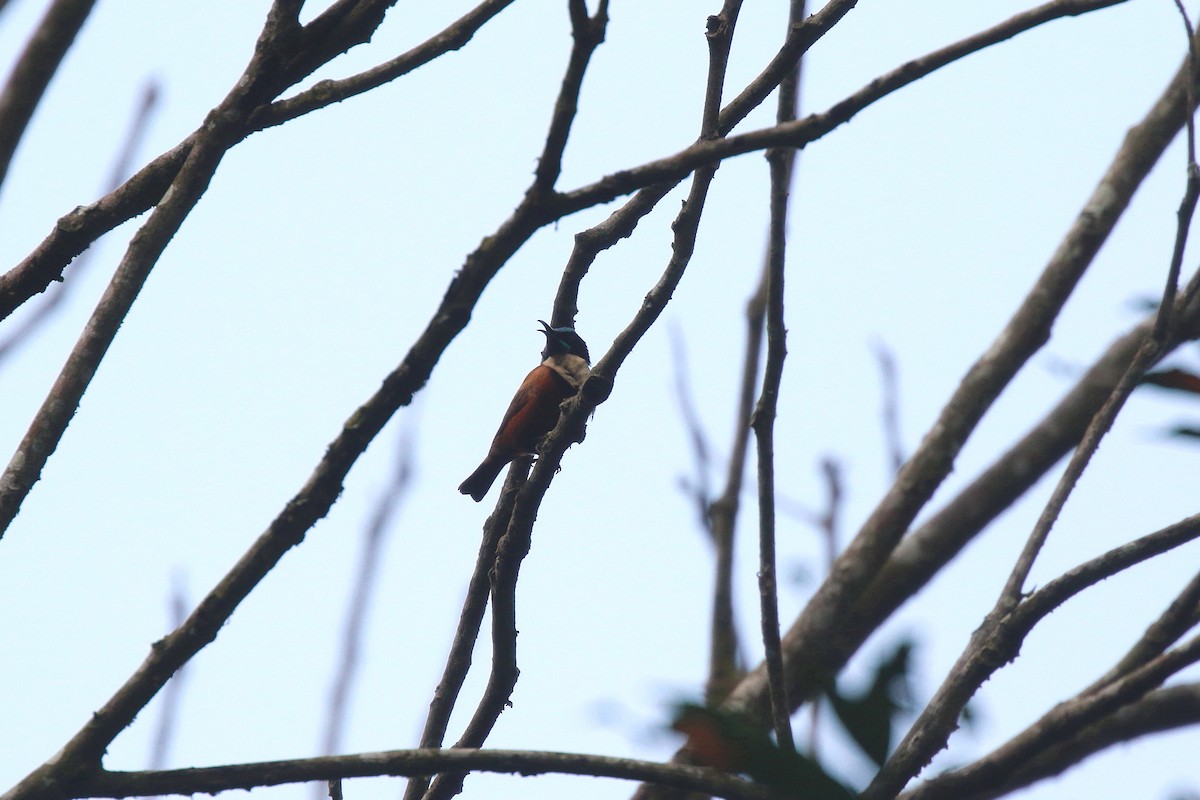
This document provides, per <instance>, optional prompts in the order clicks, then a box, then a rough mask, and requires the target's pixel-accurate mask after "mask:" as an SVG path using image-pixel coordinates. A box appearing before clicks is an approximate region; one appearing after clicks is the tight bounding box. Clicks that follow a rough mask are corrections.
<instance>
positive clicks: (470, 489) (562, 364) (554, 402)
mask: <svg viewBox="0 0 1200 800" xmlns="http://www.w3.org/2000/svg"><path fill="white" fill-rule="evenodd" d="M538 322H540V323H541V324H542V331H541V332H542V333H543V334H544V335H545V336H546V348H545V349H544V350H543V351H542V363H540V364H538V365H537V366H536V367H534V368H533V370H532V371H531V372H530V373H529V374H528V375H526V376H525V380H523V381H522V382H521V387H520V388H519V389H517V393H516V395H515V396H514V397H513V399H512V402H511V403H509V404H508V410H507V411H505V412H504V419H503V420H501V421H500V429H499V430H498V431H496V436H495V438H493V439H492V446H491V447H490V448H489V449H488V454H487V457H486V458H485V459H483V463H482V464H480V465H479V467H478V468H477V469H476V470H475V471H474V472H472V473H471V475H470V476H469V477H468V478H467V479H466V480H465V481H463V482H462V485H461V486H459V487H458V491H460V492H462V493H463V494H469V495H470V496H471V499H473V500H474V501H475V502H477V503H478V502H479V501H480V500H482V499H483V496H484V495H485V494H487V492H488V489H490V488H491V487H492V484H493V483H495V481H496V478H497V476H499V475H500V470H502V469H504V467H505V465H507V464H508V463H509V462H510V461H512V460H513V459H514V458H516V457H517V456H519V455H524V454H532V453H535V452H537V446H538V444H539V443H540V442H541V440H542V438H543V437H544V436H545V435H546V434H547V433H549V432H550V431H551V429H553V428H554V425H555V423H557V422H558V412H559V406H560V405H562V402H563V401H564V400H566V399H567V398H568V397H570V396H571V395H573V394H575V393H576V392H577V391H579V387H580V386H582V385H583V382H584V381H585V380H587V377H588V375H589V374H591V370H590V368H589V366H588V365H589V364H590V363H591V358H590V357H589V356H588V350H587V345H586V344H584V341H583V339H582V338H580V336H579V334H577V333H576V332H575V329H574V328H551V327H550V326H549V325H547V324H546V323H545V322H544V321H542V320H540V319H539V320H538Z"/></svg>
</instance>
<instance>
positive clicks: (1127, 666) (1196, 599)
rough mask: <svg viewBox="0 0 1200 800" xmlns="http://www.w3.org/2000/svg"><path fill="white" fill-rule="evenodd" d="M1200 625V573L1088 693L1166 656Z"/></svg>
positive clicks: (1086, 690)
mask: <svg viewBox="0 0 1200 800" xmlns="http://www.w3.org/2000/svg"><path fill="white" fill-rule="evenodd" d="M1198 622H1200V573H1197V574H1196V576H1195V577H1193V578H1192V579H1191V580H1190V581H1188V583H1187V585H1186V586H1185V587H1184V588H1183V589H1182V590H1181V591H1180V592H1179V594H1178V595H1177V596H1176V597H1175V600H1174V601H1172V602H1171V604H1170V605H1169V606H1167V608H1166V609H1165V610H1164V611H1163V613H1162V614H1160V615H1159V617H1158V619H1156V620H1155V621H1154V622H1153V623H1151V625H1150V626H1149V627H1148V628H1146V631H1145V632H1144V633H1143V634H1142V636H1141V638H1139V639H1138V641H1137V642H1136V643H1135V644H1134V645H1133V647H1131V648H1130V649H1129V652H1128V653H1126V654H1125V655H1124V656H1123V657H1122V658H1121V660H1120V661H1118V662H1117V663H1116V664H1115V665H1114V666H1113V668H1112V669H1110V670H1109V671H1108V672H1106V673H1105V674H1104V675H1103V676H1101V677H1100V678H1098V679H1097V680H1096V682H1095V683H1093V684H1092V685H1091V686H1089V687H1088V688H1087V689H1085V690H1084V693H1085V694H1086V693H1088V692H1094V691H1099V690H1100V689H1102V688H1104V687H1105V686H1107V685H1109V684H1110V683H1112V682H1113V681H1116V680H1118V679H1120V678H1121V677H1122V676H1123V675H1127V674H1128V673H1129V672H1131V671H1133V670H1134V669H1137V668H1138V667H1140V666H1141V665H1142V664H1145V663H1146V662H1147V661H1149V660H1150V659H1152V658H1154V657H1156V656H1158V655H1160V654H1161V653H1163V652H1164V651H1165V650H1166V649H1167V648H1168V647H1170V646H1171V645H1172V644H1174V643H1175V642H1176V641H1178V640H1179V638H1180V637H1181V636H1183V634H1185V633H1187V632H1188V631H1189V630H1191V629H1192V628H1193V627H1195V626H1196V624H1197V623H1198Z"/></svg>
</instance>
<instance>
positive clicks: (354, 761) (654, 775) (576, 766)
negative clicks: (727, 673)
mask: <svg viewBox="0 0 1200 800" xmlns="http://www.w3.org/2000/svg"><path fill="white" fill-rule="evenodd" d="M464 771H474V772H500V773H505V772H507V773H520V774H522V775H540V774H562V775H586V776H595V777H604V778H620V779H622V780H634V781H653V782H656V783H661V784H662V785H664V786H676V787H680V788H683V789H691V790H696V791H703V792H708V793H710V794H712V795H714V796H716V797H726V798H730V800H778V796H777V795H775V794H774V793H773V792H771V791H770V790H769V789H767V788H766V787H764V786H762V785H760V784H757V783H752V782H750V781H746V780H742V779H740V778H734V777H731V776H729V775H727V774H725V773H723V772H720V771H719V770H715V769H706V768H702V767H692V766H682V765H675V764H659V763H656V762H653V761H637V760H635V759H629V758H612V757H609V756H598V755H584V754H576V753H553V752H536V751H523V750H476V749H458V748H454V749H447V750H392V751H387V752H380V753H360V754H357V755H347V756H322V757H319V758H304V759H295V760H291V761H264V762H259V763H253V764H232V765H228V766H221V767H202V768H194V769H180V770H164V771H160V772H108V771H103V772H99V773H97V774H96V775H94V776H92V777H91V778H90V779H88V781H87V782H86V783H85V784H81V785H80V786H79V787H78V791H77V792H76V796H77V797H113V798H120V797H132V796H135V795H140V794H197V793H198V794H216V793H217V792H224V791H229V790H233V789H254V788H258V787H261V786H279V785H282V784H288V783H304V782H308V781H330V780H345V779H347V778H367V777H378V776H416V775H430V774H436V773H446V772H464ZM5 798H7V795H5Z"/></svg>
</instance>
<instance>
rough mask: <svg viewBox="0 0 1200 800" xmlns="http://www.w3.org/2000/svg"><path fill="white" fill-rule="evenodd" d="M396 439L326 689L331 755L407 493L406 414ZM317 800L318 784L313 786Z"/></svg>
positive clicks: (326, 748)
mask: <svg viewBox="0 0 1200 800" xmlns="http://www.w3.org/2000/svg"><path fill="white" fill-rule="evenodd" d="M403 422H405V423H409V424H405V425H403V427H402V428H401V431H400V436H399V438H398V441H397V446H396V454H395V465H394V467H393V473H392V478H391V480H390V481H389V482H388V485H387V487H386V489H385V490H384V493H383V495H382V496H381V497H380V498H379V500H378V502H377V504H376V506H375V510H374V512H373V513H372V514H371V517H370V520H369V521H368V523H367V525H366V528H365V529H364V531H363V537H362V539H363V542H362V553H361V554H360V556H359V562H358V570H357V572H356V574H355V575H354V578H353V581H352V582H351V586H352V587H353V590H352V592H351V596H350V604H349V606H348V607H347V609H346V619H345V622H344V623H343V625H342V647H341V650H340V658H339V661H338V665H337V667H336V668H335V669H334V673H333V682H332V685H331V686H330V690H329V706H328V710H327V713H328V716H327V718H326V721H325V732H324V735H323V737H322V740H321V754H322V755H333V754H334V753H336V752H337V751H338V750H340V749H341V745H342V735H343V732H344V731H345V727H346V718H347V716H348V713H349V706H350V695H351V691H352V690H353V685H354V679H355V678H356V677H357V673H358V666H359V653H360V652H361V650H362V640H363V628H364V626H365V624H366V618H367V612H368V610H369V606H370V602H371V598H372V597H373V596H374V594H375V590H376V587H377V583H378V576H379V568H380V567H381V566H382V564H383V559H382V557H381V554H382V552H383V545H384V541H385V539H386V537H387V533H388V531H389V530H391V529H392V527H393V526H394V523H395V518H396V514H397V513H398V511H399V509H400V506H401V504H402V503H403V502H404V499H405V498H406V497H407V495H408V492H409V487H410V486H411V482H412V475H413V425H412V424H411V419H410V418H405V419H404V420H403ZM316 791H317V793H318V798H317V800H320V794H321V793H322V790H321V787H320V786H318V787H316Z"/></svg>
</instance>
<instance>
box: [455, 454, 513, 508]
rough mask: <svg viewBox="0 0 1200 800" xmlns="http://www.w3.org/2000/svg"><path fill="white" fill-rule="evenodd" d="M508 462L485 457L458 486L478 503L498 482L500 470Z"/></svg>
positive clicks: (459, 489)
mask: <svg viewBox="0 0 1200 800" xmlns="http://www.w3.org/2000/svg"><path fill="white" fill-rule="evenodd" d="M507 463H508V462H507V461H499V460H492V459H491V458H485V459H484V460H483V463H482V464H480V465H479V468H478V469H476V470H475V471H474V472H472V473H471V475H470V477H468V478H467V479H466V480H465V481H463V482H462V484H461V485H460V486H459V487H458V491H460V492H462V493H463V494H469V495H471V499H472V500H474V501H475V502H476V503H478V502H479V501H480V500H482V499H483V496H484V495H485V494H487V493H488V489H491V488H492V484H493V483H495V482H496V478H497V476H499V475H500V470H502V469H504V465H505V464H507Z"/></svg>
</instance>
